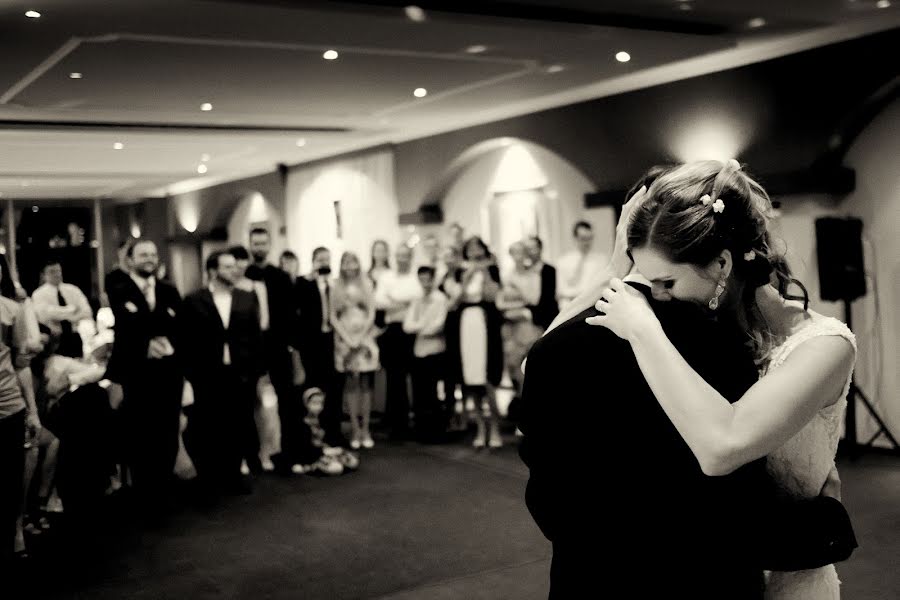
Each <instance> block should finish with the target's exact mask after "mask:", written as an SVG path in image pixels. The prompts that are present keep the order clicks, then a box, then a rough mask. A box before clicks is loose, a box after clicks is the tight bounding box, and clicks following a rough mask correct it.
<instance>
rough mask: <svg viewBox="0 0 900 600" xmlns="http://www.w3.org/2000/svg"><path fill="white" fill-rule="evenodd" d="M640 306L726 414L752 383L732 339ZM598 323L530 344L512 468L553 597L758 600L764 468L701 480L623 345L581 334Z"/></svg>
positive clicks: (693, 317)
mask: <svg viewBox="0 0 900 600" xmlns="http://www.w3.org/2000/svg"><path fill="white" fill-rule="evenodd" d="M632 285H635V287H636V288H637V289H639V290H641V291H642V292H644V293H645V294H646V295H647V296H648V298H649V289H648V288H647V287H646V286H644V285H639V284H638V285H636V284H634V283H632ZM651 303H652V305H653V308H654V310H655V311H656V314H657V316H658V317H659V320H660V322H661V323H662V325H663V328H664V329H665V331H666V333H667V335H668V336H669V339H670V340H671V341H672V343H673V344H674V345H675V347H676V348H678V350H679V351H680V352H681V354H682V356H684V357H685V359H686V360H687V361H688V362H689V363H690V364H691V366H692V367H693V368H694V369H695V370H696V371H697V372H698V373H699V374H700V375H701V376H702V377H703V378H704V379H705V380H706V381H707V382H708V383H709V384H710V385H712V386H713V387H715V388H716V389H717V390H718V391H719V392H720V393H721V394H722V395H723V396H725V397H726V398H728V399H729V400H731V401H732V402H734V401H736V400H737V399H738V398H740V397H741V395H742V394H743V393H744V392H745V391H746V390H747V389H748V388H749V387H750V386H751V385H752V384H753V383H754V382H755V381H756V379H757V372H756V368H755V366H754V363H753V361H752V359H751V356H750V354H749V351H748V350H747V348H746V347H745V346H744V344H743V341H742V339H741V338H740V337H738V335H736V334H735V333H733V332H731V331H729V330H727V329H726V328H725V327H723V326H720V325H719V324H717V323H716V322H714V321H712V320H710V319H708V318H707V317H706V316H705V315H704V314H703V313H702V311H701V310H700V309H699V308H698V307H696V306H693V305H689V304H685V303H679V302H674V301H673V302H654V301H653V300H652V299H651ZM596 314H598V313H597V311H596V310H595V309H593V308H591V309H589V310H587V311H584V312H583V313H581V314H580V315H578V316H576V317H574V318H572V319H571V320H569V321H567V322H565V323H563V324H562V325H560V326H559V327H558V328H556V329H554V330H553V331H551V332H550V333H548V334H547V335H546V336H545V337H544V338H542V339H541V340H539V341H538V342H537V343H536V344H535V345H534V347H533V348H532V349H531V352H530V354H529V356H528V366H527V369H526V372H525V384H524V394H523V400H522V418H521V422H520V425H519V426H520V428H521V430H522V432H523V433H524V438H523V441H522V445H521V449H520V454H521V456H522V459H523V460H524V461H525V463H526V464H527V465H528V467H529V469H530V478H529V481H528V487H527V490H526V503H527V505H528V509H529V511H530V512H531V514H532V516H533V517H534V520H535V521H536V522H537V524H538V526H539V527H540V529H541V531H542V532H543V533H544V535H545V536H546V537H547V538H548V539H549V540H550V541H551V542H552V543H553V562H552V566H551V570H550V585H551V589H550V597H551V598H552V599H558V598H587V597H603V596H604V595H605V594H606V593H608V590H611V589H612V588H613V587H622V588H624V589H625V590H628V593H627V594H625V596H627V597H635V598H669V597H671V598H677V597H684V598H692V599H695V600H696V599H707V598H709V599H712V598H717V599H719V598H729V599H732V600H734V599H744V598H748V599H749V598H762V590H763V579H762V571H761V569H760V568H759V567H758V566H755V565H758V561H756V560H755V556H756V554H757V549H756V547H755V546H754V544H753V543H751V541H750V540H751V539H752V538H754V536H753V535H751V534H752V532H754V531H755V530H758V526H759V525H760V524H761V523H762V521H763V520H764V519H766V516H765V515H764V514H761V513H763V512H764V509H761V508H760V507H761V506H766V502H767V501H768V500H769V498H767V497H766V495H767V494H771V491H772V487H771V485H770V483H769V481H768V479H767V476H766V474H765V465H764V461H763V460H758V461H756V462H754V463H751V464H749V465H746V466H744V467H742V468H741V469H739V470H737V471H735V472H734V473H732V474H731V475H728V476H725V477H707V476H705V475H704V474H703V473H702V472H701V470H700V467H699V465H698V463H697V460H696V459H695V458H694V456H693V454H692V453H691V451H690V449H689V448H688V446H687V444H686V443H685V442H684V441H683V440H682V439H681V437H680V436H679V434H678V432H677V431H676V430H675V428H674V426H673V425H672V424H671V422H670V421H669V419H668V418H667V417H666V415H665V413H664V412H663V411H662V409H661V408H660V406H659V404H658V403H657V402H656V399H655V398H654V396H653V393H652V392H651V390H650V388H649V386H648V385H647V383H646V382H645V380H644V376H643V374H642V373H641V371H640V368H639V367H638V364H637V361H636V360H635V358H634V355H633V354H632V351H631V348H630V346H629V345H628V342H627V341H625V340H622V339H620V338H618V337H617V336H616V335H615V334H614V333H613V332H611V331H609V330H608V329H606V328H604V327H598V326H591V325H588V324H587V323H585V318H586V317H589V316H594V315H596ZM601 557H603V558H602V559H601ZM623 597H624V596H623Z"/></svg>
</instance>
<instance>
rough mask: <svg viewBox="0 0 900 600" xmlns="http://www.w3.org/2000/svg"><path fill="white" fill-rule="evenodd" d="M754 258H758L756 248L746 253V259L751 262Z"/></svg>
mask: <svg viewBox="0 0 900 600" xmlns="http://www.w3.org/2000/svg"><path fill="white" fill-rule="evenodd" d="M754 258H756V250H750V251H749V252H745V253H744V260H746V261H747V262H750V261H751V260H753V259H754Z"/></svg>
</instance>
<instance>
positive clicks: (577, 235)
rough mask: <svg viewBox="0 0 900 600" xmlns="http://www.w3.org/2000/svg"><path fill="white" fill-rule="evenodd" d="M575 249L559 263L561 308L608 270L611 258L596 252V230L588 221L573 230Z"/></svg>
mask: <svg viewBox="0 0 900 600" xmlns="http://www.w3.org/2000/svg"><path fill="white" fill-rule="evenodd" d="M572 237H573V238H574V239H575V248H574V249H573V250H571V251H570V252H567V253H566V254H563V255H562V257H561V258H560V259H559V262H558V263H557V270H556V298H557V300H558V301H559V306H560V308H562V307H564V306H565V305H566V304H568V303H569V302H571V301H572V300H573V299H574V298H575V297H576V296H578V294H580V293H581V292H583V291H584V290H585V288H586V287H587V285H588V284H589V283H590V282H591V281H592V279H593V278H594V277H595V276H596V275H597V273H600V272H602V271H603V269H605V268H606V264H607V263H608V262H609V258H608V257H606V256H604V255H603V254H601V253H599V252H595V251H594V249H593V247H594V230H593V228H592V227H591V224H590V223H588V222H587V221H578V222H577V223H575V226H574V227H573V228H572Z"/></svg>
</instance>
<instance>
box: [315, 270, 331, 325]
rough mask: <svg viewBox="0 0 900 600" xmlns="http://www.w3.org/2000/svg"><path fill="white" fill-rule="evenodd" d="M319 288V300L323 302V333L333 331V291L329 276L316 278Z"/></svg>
mask: <svg viewBox="0 0 900 600" xmlns="http://www.w3.org/2000/svg"><path fill="white" fill-rule="evenodd" d="M316 285H317V286H318V287H319V299H320V300H321V302H322V333H328V332H330V331H331V290H332V287H333V286H332V285H331V283H329V281H328V277H327V276H316Z"/></svg>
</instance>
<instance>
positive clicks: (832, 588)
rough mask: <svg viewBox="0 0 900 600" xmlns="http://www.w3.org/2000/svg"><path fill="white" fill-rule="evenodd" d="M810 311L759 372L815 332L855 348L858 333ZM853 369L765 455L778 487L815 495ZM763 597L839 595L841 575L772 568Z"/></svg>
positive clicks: (835, 598)
mask: <svg viewBox="0 0 900 600" xmlns="http://www.w3.org/2000/svg"><path fill="white" fill-rule="evenodd" d="M810 315H811V316H812V319H811V321H810V322H809V323H807V324H806V325H805V326H804V327H803V328H801V329H800V330H799V331H797V332H795V333H794V334H792V335H791V336H789V337H788V338H787V339H786V340H785V341H784V342H783V343H782V344H781V345H780V346H778V347H777V348H775V349H774V350H773V351H772V352H771V353H770V354H769V360H768V363H767V365H766V367H765V370H764V372H763V374H765V373H770V372H772V371H775V370H776V369H778V368H780V367H781V365H783V364H784V362H785V361H786V360H787V358H788V356H790V354H791V352H793V351H794V349H796V348H797V347H798V346H800V345H801V344H802V343H803V342H806V341H808V340H810V339H813V338H815V337H819V336H839V337H842V338H844V339H846V340H847V341H849V342H850V343H851V344H852V345H853V349H854V352H855V351H856V337H855V336H854V335H853V333H852V332H851V331H850V329H848V328H847V326H846V325H844V324H843V323H841V322H840V321H838V320H837V319H833V318H831V317H824V316H822V315H820V314H818V313H815V312H812V311H810ZM852 372H853V370H852V368H851V370H850V372H848V373H847V380H846V384H845V385H844V389H843V391H842V392H841V395H840V397H839V398H838V399H837V401H836V402H834V403H831V404H830V405H829V406H826V407H824V408H822V409H820V410H819V411H818V412H817V413H816V414H815V416H814V417H813V418H812V420H811V421H810V422H809V423H807V424H806V426H804V427H803V429H801V430H800V431H799V432H797V434H796V435H795V436H794V437H792V438H791V439H789V440H788V441H787V442H786V443H785V444H784V445H783V446H782V447H781V448H779V449H778V450H776V451H775V452H773V453H771V454H770V455H769V456H768V459H767V466H768V471H769V473H770V474H771V475H772V477H773V478H774V479H775V481H776V482H778V484H779V485H781V487H782V488H784V489H785V490H787V491H788V492H789V493H791V494H794V495H795V496H797V497H801V498H812V497H815V496H818V495H819V493H820V492H821V490H822V486H823V485H825V481H826V479H827V478H828V474H829V473H830V472H831V469H832V468H833V467H834V457H835V453H836V452H837V445H838V439H839V438H840V430H841V423H842V422H843V419H844V412H845V410H846V408H847V392H848V391H849V389H850V376H851V374H852ZM765 597H766V598H767V599H769V600H839V598H840V580H839V579H838V576H837V571H835V568H834V565H828V566H826V567H822V568H819V569H810V570H806V571H793V572H781V571H772V572H768V573H766V595H765Z"/></svg>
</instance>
